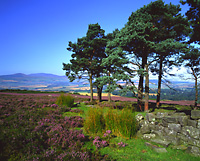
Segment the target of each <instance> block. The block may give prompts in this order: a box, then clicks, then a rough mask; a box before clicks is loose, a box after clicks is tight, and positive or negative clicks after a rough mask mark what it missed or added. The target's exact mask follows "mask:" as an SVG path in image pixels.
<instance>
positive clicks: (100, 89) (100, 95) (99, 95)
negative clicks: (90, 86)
mask: <svg viewBox="0 0 200 161" xmlns="http://www.w3.org/2000/svg"><path fill="white" fill-rule="evenodd" d="M102 89H103V88H102V87H101V88H99V87H97V97H98V100H99V102H101V101H102Z"/></svg>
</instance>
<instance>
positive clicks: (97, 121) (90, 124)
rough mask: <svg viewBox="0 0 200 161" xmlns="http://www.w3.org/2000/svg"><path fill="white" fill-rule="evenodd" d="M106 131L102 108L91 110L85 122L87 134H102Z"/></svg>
mask: <svg viewBox="0 0 200 161" xmlns="http://www.w3.org/2000/svg"><path fill="white" fill-rule="evenodd" d="M104 129H105V119H104V116H103V110H102V109H101V108H90V109H89V110H88V114H87V115H86V119H85V122H84V130H85V132H86V133H92V134H96V133H102V132H103V130H104Z"/></svg>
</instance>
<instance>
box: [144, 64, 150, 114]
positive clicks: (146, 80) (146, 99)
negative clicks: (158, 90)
mask: <svg viewBox="0 0 200 161" xmlns="http://www.w3.org/2000/svg"><path fill="white" fill-rule="evenodd" d="M148 68H149V67H148V65H147V64H146V65H145V71H146V75H145V98H144V100H145V103H144V111H148V110H149V69H148Z"/></svg>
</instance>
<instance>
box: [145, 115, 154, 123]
mask: <svg viewBox="0 0 200 161" xmlns="http://www.w3.org/2000/svg"><path fill="white" fill-rule="evenodd" d="M155 118H156V117H155V115H154V114H153V113H147V114H146V119H147V121H149V122H151V121H155V120H156V119H155Z"/></svg>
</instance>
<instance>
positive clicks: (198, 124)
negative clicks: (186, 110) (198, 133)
mask: <svg viewBox="0 0 200 161" xmlns="http://www.w3.org/2000/svg"><path fill="white" fill-rule="evenodd" d="M197 128H198V129H200V119H199V120H198V121H197Z"/></svg>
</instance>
